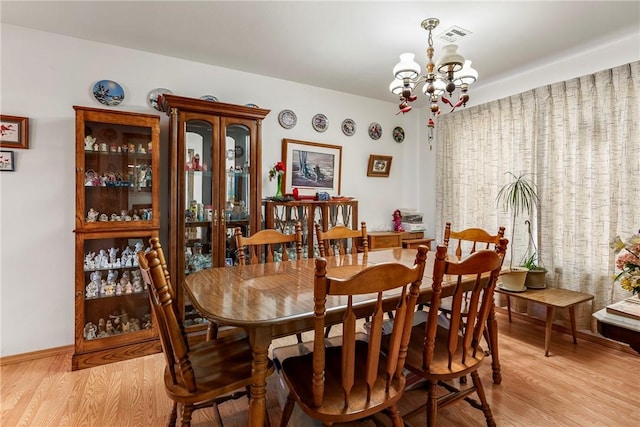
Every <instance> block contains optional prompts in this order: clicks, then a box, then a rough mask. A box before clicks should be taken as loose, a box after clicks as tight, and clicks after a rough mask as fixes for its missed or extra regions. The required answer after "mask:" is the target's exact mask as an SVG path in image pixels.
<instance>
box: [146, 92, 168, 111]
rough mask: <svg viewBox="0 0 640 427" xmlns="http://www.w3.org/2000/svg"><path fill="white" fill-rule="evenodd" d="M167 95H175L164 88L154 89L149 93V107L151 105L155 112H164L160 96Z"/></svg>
mask: <svg viewBox="0 0 640 427" xmlns="http://www.w3.org/2000/svg"><path fill="white" fill-rule="evenodd" d="M165 94H169V95H173V92H172V91H170V90H169V89H165V88H163V87H158V88H155V89H153V90H152V91H151V92H149V105H151V106H152V107H153V108H154V109H155V110H158V111H163V110H162V105H160V103H158V100H159V99H160V96H162V95H165Z"/></svg>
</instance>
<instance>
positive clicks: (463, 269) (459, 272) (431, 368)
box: [405, 238, 508, 426]
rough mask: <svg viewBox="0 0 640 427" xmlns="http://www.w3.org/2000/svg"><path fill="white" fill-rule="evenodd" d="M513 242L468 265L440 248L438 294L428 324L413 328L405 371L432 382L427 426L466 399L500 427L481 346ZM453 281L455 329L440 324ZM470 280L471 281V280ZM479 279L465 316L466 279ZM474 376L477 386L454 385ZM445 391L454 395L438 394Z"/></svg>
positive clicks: (484, 251) (477, 256)
mask: <svg viewBox="0 0 640 427" xmlns="http://www.w3.org/2000/svg"><path fill="white" fill-rule="evenodd" d="M507 242H508V241H507V240H506V239H504V238H503V239H500V241H499V243H498V245H497V246H496V248H495V250H491V249H480V250H477V251H475V252H474V253H472V254H471V255H469V256H468V257H465V258H463V259H462V260H455V259H451V260H448V259H447V247H446V246H444V245H439V246H438V248H437V251H436V260H435V264H434V267H433V274H432V278H433V279H432V281H433V282H432V288H433V293H432V297H431V303H430V306H431V309H430V310H429V313H428V317H427V319H426V321H425V322H421V323H419V324H417V325H416V326H413V327H412V329H411V339H410V342H409V347H408V350H407V358H406V363H405V368H406V369H408V370H409V371H410V372H412V373H413V374H414V375H417V376H419V377H422V378H424V379H425V380H426V387H427V402H426V421H427V423H426V425H427V426H435V425H436V417H437V412H438V410H439V409H440V408H443V407H445V406H447V405H449V404H451V403H453V402H456V401H458V400H460V399H464V400H467V401H469V403H471V405H472V406H473V407H475V408H478V409H481V410H482V412H483V413H484V416H485V419H486V422H487V425H489V426H495V421H494V420H493V416H492V414H491V408H490V406H489V403H488V402H487V398H486V396H485V393H484V389H483V387H482V382H481V381H480V377H479V375H478V368H479V367H480V365H481V363H482V361H483V360H484V357H485V353H484V351H483V349H482V348H481V346H480V342H481V338H482V335H483V332H484V329H485V325H486V323H487V317H488V316H489V313H490V311H491V309H492V305H493V294H494V289H495V286H496V281H497V280H498V274H499V273H500V269H501V268H502V262H503V260H504V254H505V251H506V249H507ZM445 275H447V276H448V280H453V281H454V282H455V283H456V287H455V290H454V293H453V298H452V301H453V304H452V309H451V319H450V320H451V325H450V327H445V326H443V325H441V324H439V323H438V317H439V316H438V307H439V305H440V295H441V291H442V281H443V277H444V276H445ZM465 276H466V277H465ZM469 278H471V280H473V287H472V290H471V291H468V292H469V298H470V299H471V304H470V305H469V311H468V313H467V314H466V315H465V316H463V315H462V313H463V310H462V308H463V307H462V305H463V302H462V300H463V294H464V292H465V291H464V290H463V287H462V286H461V283H462V281H463V280H469ZM467 374H471V379H472V381H473V385H472V386H468V387H466V388H458V387H456V386H455V385H454V382H453V380H454V379H456V378H460V377H462V376H466V375H467ZM438 386H442V387H444V388H445V389H446V390H447V391H448V393H447V394H444V395H443V394H442V393H440V392H438V389H437V387H438ZM474 392H475V393H476V394H477V396H478V398H479V399H480V404H478V403H477V401H474V400H471V399H470V398H469V397H468V396H469V395H470V394H472V393H474ZM424 406H425V405H423V406H421V407H420V408H417V409H415V410H413V411H411V412H410V413H409V414H407V415H405V418H410V417H413V416H414V415H416V414H417V413H419V412H422V410H423V408H424Z"/></svg>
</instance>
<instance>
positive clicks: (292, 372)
mask: <svg viewBox="0 0 640 427" xmlns="http://www.w3.org/2000/svg"><path fill="white" fill-rule="evenodd" d="M367 348H368V344H367V343H366V342H364V341H357V342H356V360H359V359H358V357H359V356H358V355H366V352H367ZM361 357H363V356H361ZM325 360H326V367H327V369H326V370H325V389H324V401H323V404H322V406H320V407H314V406H313V394H312V389H311V387H309V385H310V384H311V382H312V379H311V376H312V373H313V368H312V363H313V353H309V354H304V355H302V356H295V357H289V358H287V359H285V360H284V361H283V362H282V372H283V374H284V376H285V380H286V381H287V384H288V385H289V388H290V390H291V391H293V392H294V393H295V394H296V395H297V396H298V397H299V400H298V403H299V405H300V408H301V409H302V410H303V411H304V412H305V413H307V414H309V415H312V414H321V415H322V418H323V419H324V420H330V419H331V418H332V417H335V419H336V421H340V422H348V421H352V420H357V419H361V418H363V417H365V416H368V415H373V414H375V413H377V412H379V411H380V409H379V408H378V406H380V405H383V404H384V406H385V407H387V406H389V401H397V400H398V399H400V397H401V396H402V391H403V389H404V385H405V378H404V377H401V378H400V379H398V380H396V381H392V383H391V387H390V388H389V391H388V394H386V393H385V392H384V388H385V387H384V380H383V378H384V377H385V376H384V367H385V363H386V358H385V357H384V356H382V355H381V356H380V364H379V373H380V375H379V379H378V380H377V381H376V384H375V386H374V389H375V390H378V391H376V392H374V394H373V395H372V396H371V399H370V400H369V401H368V402H367V401H366V400H365V399H364V398H363V396H366V394H367V393H366V392H362V390H366V384H365V383H364V382H363V381H356V382H355V384H354V385H353V391H352V393H351V397H352V399H351V400H350V402H349V408H350V410H351V414H350V415H349V416H348V417H347V418H345V414H344V411H343V409H344V396H343V394H342V385H341V381H342V372H341V365H342V347H328V348H326V350H325ZM360 360H362V359H360ZM355 369H356V378H363V377H364V375H363V373H362V371H363V370H364V369H365V365H364V364H356V367H355ZM359 390H360V391H359Z"/></svg>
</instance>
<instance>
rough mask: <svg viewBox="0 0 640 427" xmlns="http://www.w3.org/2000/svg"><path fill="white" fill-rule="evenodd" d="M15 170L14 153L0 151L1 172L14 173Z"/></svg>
mask: <svg viewBox="0 0 640 427" xmlns="http://www.w3.org/2000/svg"><path fill="white" fill-rule="evenodd" d="M14 170H15V165H14V163H13V151H5V150H0V171H7V172H13V171H14Z"/></svg>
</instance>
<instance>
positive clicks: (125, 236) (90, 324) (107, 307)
mask: <svg viewBox="0 0 640 427" xmlns="http://www.w3.org/2000/svg"><path fill="white" fill-rule="evenodd" d="M73 108H74V109H75V110H76V228H75V233H76V251H75V265H76V274H75V301H76V304H75V306H76V316H75V352H74V355H73V358H72V369H74V370H75V369H82V368H88V367H91V366H98V365H103V364H106V363H111V362H116V361H120V360H126V359H130V358H132V357H137V356H143V355H147V354H152V353H156V352H159V351H161V347H160V342H159V340H158V334H157V331H156V327H155V319H154V318H153V314H152V310H151V306H150V304H149V297H148V294H147V290H146V289H145V287H144V283H143V282H142V280H141V278H140V273H139V267H138V263H137V256H136V252H137V251H140V250H145V249H146V248H147V247H148V246H149V239H150V238H151V237H155V236H158V232H159V224H160V222H159V212H158V210H159V203H158V197H159V189H158V185H157V182H158V170H159V167H158V166H159V153H158V150H159V148H158V147H159V141H160V117H159V116H155V115H148V114H138V113H127V112H121V111H112V110H101V109H96V108H88V107H77V106H75V107H73Z"/></svg>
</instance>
